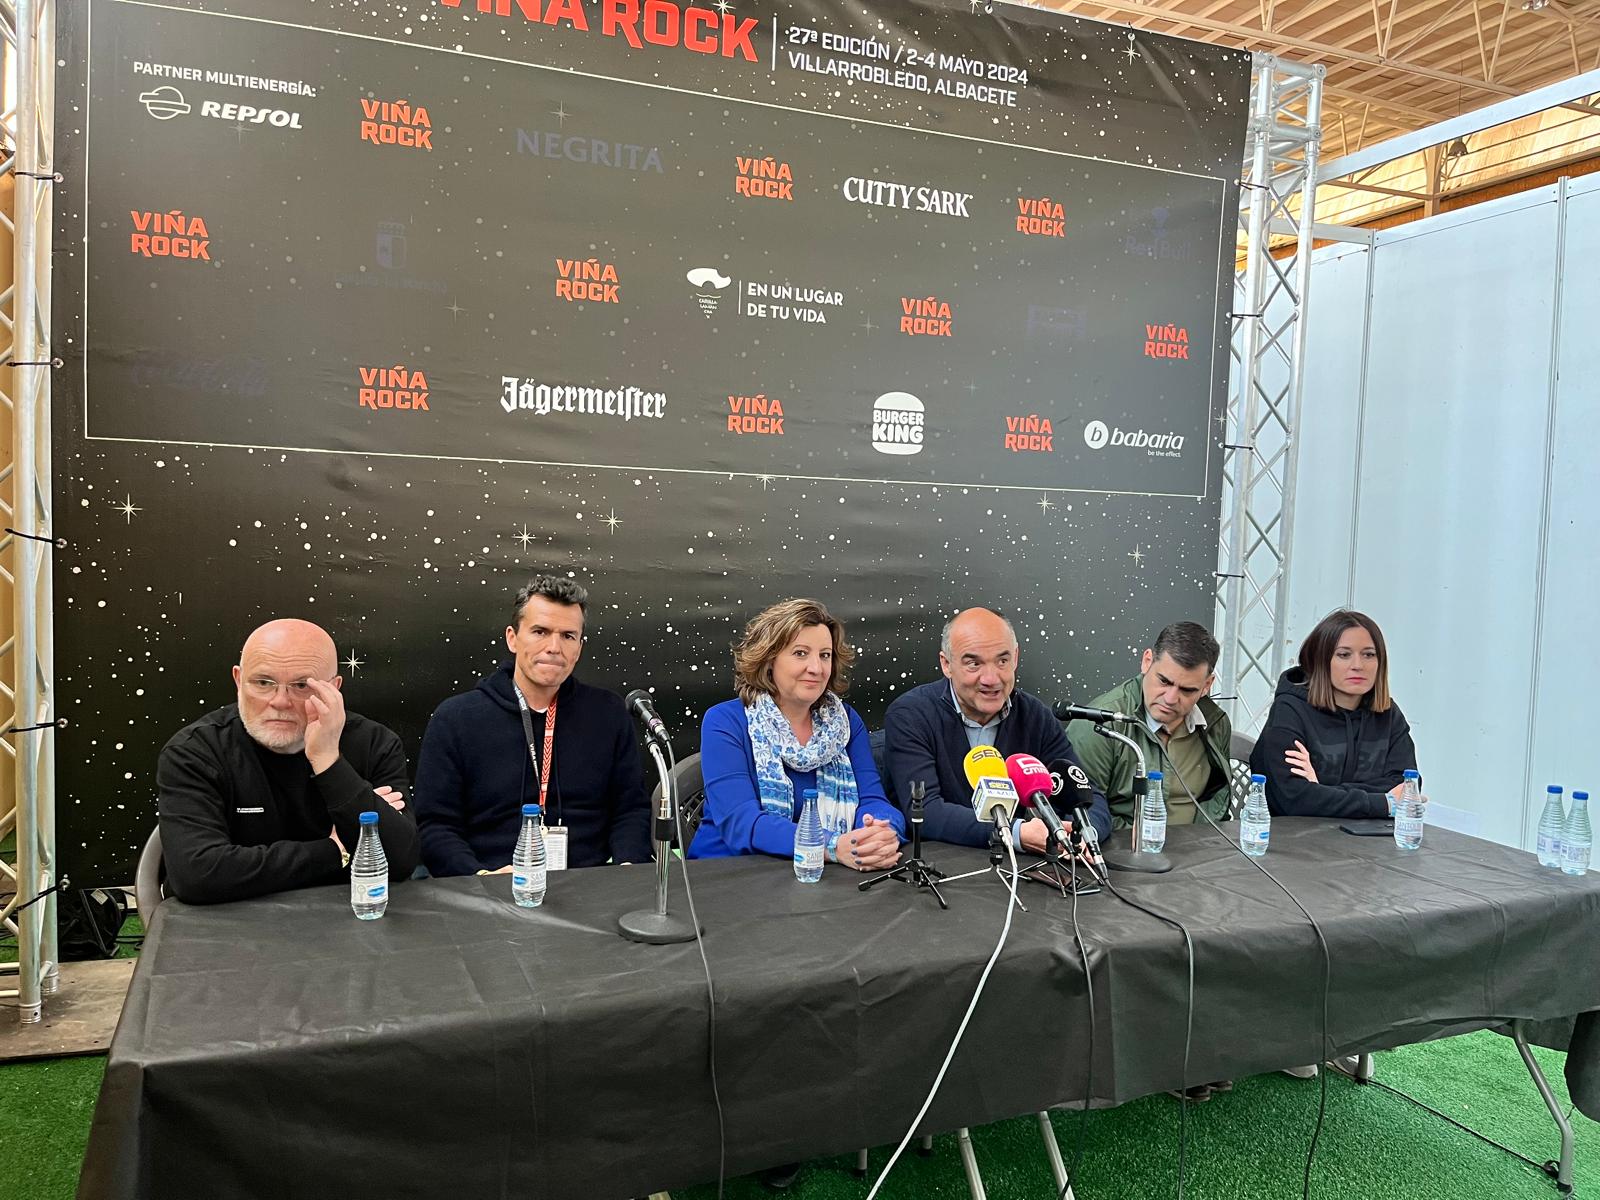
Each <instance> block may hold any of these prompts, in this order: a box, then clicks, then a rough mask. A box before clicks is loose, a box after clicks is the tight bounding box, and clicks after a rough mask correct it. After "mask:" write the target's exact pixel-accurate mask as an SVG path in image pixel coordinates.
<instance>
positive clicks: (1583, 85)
mask: <svg viewBox="0 0 1600 1200" xmlns="http://www.w3.org/2000/svg"><path fill="white" fill-rule="evenodd" d="M1595 92H1600V71H1588V72H1586V73H1584V74H1582V75H1575V76H1573V77H1572V78H1571V79H1563V80H1562V81H1561V82H1560V83H1552V84H1550V85H1548V86H1546V87H1542V88H1539V89H1537V90H1536V91H1532V92H1528V93H1527V94H1526V95H1522V96H1513V97H1512V98H1511V99H1509V100H1502V101H1500V102H1499V103H1498V104H1489V105H1486V106H1485V107H1483V108H1477V109H1474V110H1473V111H1471V112H1469V113H1463V114H1462V115H1461V116H1459V117H1452V118H1450V119H1449V120H1448V121H1441V122H1439V123H1438V124H1437V125H1429V126H1427V127H1426V128H1424V129H1419V130H1416V131H1415V132H1413V133H1406V134H1402V135H1401V136H1399V137H1397V138H1390V139H1389V140H1388V141H1384V142H1378V143H1377V144H1375V145H1372V146H1369V147H1367V148H1366V149H1364V150H1358V151H1356V153H1354V154H1347V155H1345V156H1344V157H1342V158H1335V159H1332V160H1331V161H1329V162H1325V163H1323V164H1322V165H1321V166H1319V167H1318V168H1317V182H1318V183H1331V182H1332V181H1333V180H1335V179H1338V178H1340V177H1341V176H1344V175H1352V174H1354V173H1355V172H1357V171H1360V170H1364V169H1365V168H1367V167H1372V166H1376V165H1377V164H1379V163H1385V162H1389V161H1390V160H1392V159H1396V158H1403V157H1405V156H1406V155H1407V154H1414V153H1416V152H1417V151H1418V150H1423V149H1426V148H1427V147H1429V146H1438V145H1442V144H1444V143H1445V142H1450V141H1454V140H1455V139H1456V138H1458V137H1467V136H1468V135H1470V134H1474V133H1482V132H1483V131H1484V130H1485V129H1493V128H1494V127H1495V126H1496V125H1504V124H1506V122H1508V121H1515V120H1518V119H1520V118H1522V117H1527V116H1532V115H1533V114H1534V113H1540V112H1544V111H1545V110H1546V109H1549V108H1559V107H1561V106H1562V105H1564V104H1565V103H1566V102H1568V101H1570V100H1576V99H1578V98H1579V97H1583V96H1589V95H1592V94H1593V93H1595Z"/></svg>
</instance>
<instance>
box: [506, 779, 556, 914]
mask: <svg viewBox="0 0 1600 1200" xmlns="http://www.w3.org/2000/svg"><path fill="white" fill-rule="evenodd" d="M549 874H550V872H549V870H548V868H547V867H546V865H545V856H544V818H543V817H542V816H540V815H539V806H538V805H537V804H524V805H523V806H522V830H521V832H519V833H518V834H517V848H516V849H515V850H513V851H512V852H511V898H512V899H513V900H515V901H516V902H517V904H518V905H519V906H520V907H522V908H538V907H539V905H541V904H543V903H544V888H545V882H546V880H547V879H548V878H549Z"/></svg>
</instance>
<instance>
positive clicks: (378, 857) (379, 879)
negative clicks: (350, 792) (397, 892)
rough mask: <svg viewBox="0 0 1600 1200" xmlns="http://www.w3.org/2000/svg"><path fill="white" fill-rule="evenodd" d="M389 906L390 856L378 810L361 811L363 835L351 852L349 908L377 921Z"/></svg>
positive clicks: (362, 917)
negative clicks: (381, 834)
mask: <svg viewBox="0 0 1600 1200" xmlns="http://www.w3.org/2000/svg"><path fill="white" fill-rule="evenodd" d="M388 908H389V860H388V858H386V857H385V856H384V853H383V843H382V842H380V841H379V840H378V814H377V813H375V812H364V813H362V814H361V838H360V840H359V841H357V842H356V852H355V853H354V854H353V855H351V856H350V911H351V912H353V913H355V914H356V916H358V917H360V918H361V919H362V920H363V921H376V920H377V919H378V918H379V917H381V916H383V914H384V913H385V912H386V911H387V910H388Z"/></svg>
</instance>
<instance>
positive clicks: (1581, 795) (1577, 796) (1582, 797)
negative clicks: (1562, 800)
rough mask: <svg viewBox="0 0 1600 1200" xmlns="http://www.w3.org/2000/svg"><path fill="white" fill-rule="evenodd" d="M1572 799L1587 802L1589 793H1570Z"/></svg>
mask: <svg viewBox="0 0 1600 1200" xmlns="http://www.w3.org/2000/svg"><path fill="white" fill-rule="evenodd" d="M1572 798H1573V799H1574V800H1587V799H1588V798H1589V793H1588V792H1573V793H1572Z"/></svg>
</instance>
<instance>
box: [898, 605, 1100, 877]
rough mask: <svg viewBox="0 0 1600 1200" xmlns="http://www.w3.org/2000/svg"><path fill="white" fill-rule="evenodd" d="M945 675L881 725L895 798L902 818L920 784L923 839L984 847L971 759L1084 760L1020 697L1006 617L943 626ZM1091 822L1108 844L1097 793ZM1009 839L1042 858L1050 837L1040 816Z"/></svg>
mask: <svg viewBox="0 0 1600 1200" xmlns="http://www.w3.org/2000/svg"><path fill="white" fill-rule="evenodd" d="M939 667H940V669H941V670H942V671H943V672H944V678H943V679H937V680H935V681H934V682H932V683H924V684H922V685H921V686H919V687H914V688H912V689H911V690H910V691H909V692H907V693H905V695H903V696H901V697H900V698H899V699H897V700H896V701H895V702H894V703H893V704H891V705H889V712H888V714H887V715H886V716H885V717H884V723H883V729H884V747H883V748H884V762H885V766H886V768H887V774H888V784H889V795H890V797H891V798H892V799H893V800H894V801H895V803H896V804H898V805H899V806H900V808H901V810H902V811H904V810H905V808H906V806H907V805H908V804H909V803H910V798H911V785H912V783H913V782H914V781H916V780H919V779H920V780H921V781H922V782H923V784H924V785H925V786H926V789H927V795H926V798H925V800H924V823H923V827H922V828H923V833H924V835H925V836H927V837H930V838H933V839H935V840H937V841H941V842H957V843H960V844H961V845H964V846H987V845H988V844H989V830H990V828H991V827H990V825H989V824H988V822H986V821H980V820H979V819H978V817H977V814H975V813H974V812H973V811H972V788H971V786H970V785H969V784H968V783H967V776H966V772H965V770H964V769H963V767H962V761H963V760H964V759H965V758H966V756H967V751H969V750H971V749H972V748H973V747H974V746H993V747H994V748H995V749H996V750H998V751H999V752H1000V753H1001V754H1002V755H1004V756H1006V757H1008V758H1009V757H1010V756H1011V755H1013V754H1032V755H1033V756H1034V757H1036V758H1038V759H1040V760H1042V761H1043V762H1045V763H1047V764H1048V763H1051V762H1054V761H1055V760H1057V759H1065V760H1066V761H1067V762H1069V763H1076V762H1077V761H1078V758H1077V755H1075V754H1074V753H1073V752H1072V744H1071V743H1070V742H1069V741H1068V740H1067V735H1066V733H1065V732H1064V731H1063V730H1062V728H1061V723H1060V722H1059V721H1057V720H1056V719H1055V716H1054V715H1053V714H1052V713H1051V712H1050V710H1049V709H1048V708H1046V707H1045V705H1044V703H1043V702H1042V701H1040V700H1039V699H1038V698H1037V697H1035V696H1031V695H1029V694H1028V693H1027V692H1024V691H1020V690H1018V688H1017V635H1016V633H1015V632H1014V631H1013V630H1012V628H1011V622H1009V621H1007V620H1006V619H1005V618H1004V617H1002V616H999V615H998V614H996V613H992V612H990V611H989V610H988V609H986V608H969V609H967V610H966V611H965V612H963V613H961V614H959V615H958V616H957V617H956V618H955V619H954V620H952V621H951V622H950V623H949V624H948V625H946V626H945V627H944V634H943V636H942V638H941V641H940V647H939ZM1067 815H1068V816H1070V814H1067ZM1089 819H1090V821H1091V822H1093V824H1094V827H1095V829H1096V830H1098V831H1099V834H1100V836H1101V837H1106V836H1107V835H1108V834H1110V832H1111V813H1110V810H1108V809H1107V808H1106V800H1105V797H1104V796H1103V795H1101V794H1100V793H1099V792H1098V791H1096V792H1095V793H1094V803H1093V805H1092V806H1091V807H1090V809H1089ZM1011 833H1012V837H1013V839H1014V840H1015V842H1016V844H1017V846H1018V847H1019V848H1020V849H1021V850H1024V851H1031V852H1033V853H1043V851H1044V848H1045V837H1046V829H1045V824H1044V822H1043V821H1041V820H1039V819H1038V818H1037V817H1033V818H1030V819H1028V820H1021V819H1019V820H1017V821H1015V822H1013V824H1012V827H1011Z"/></svg>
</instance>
